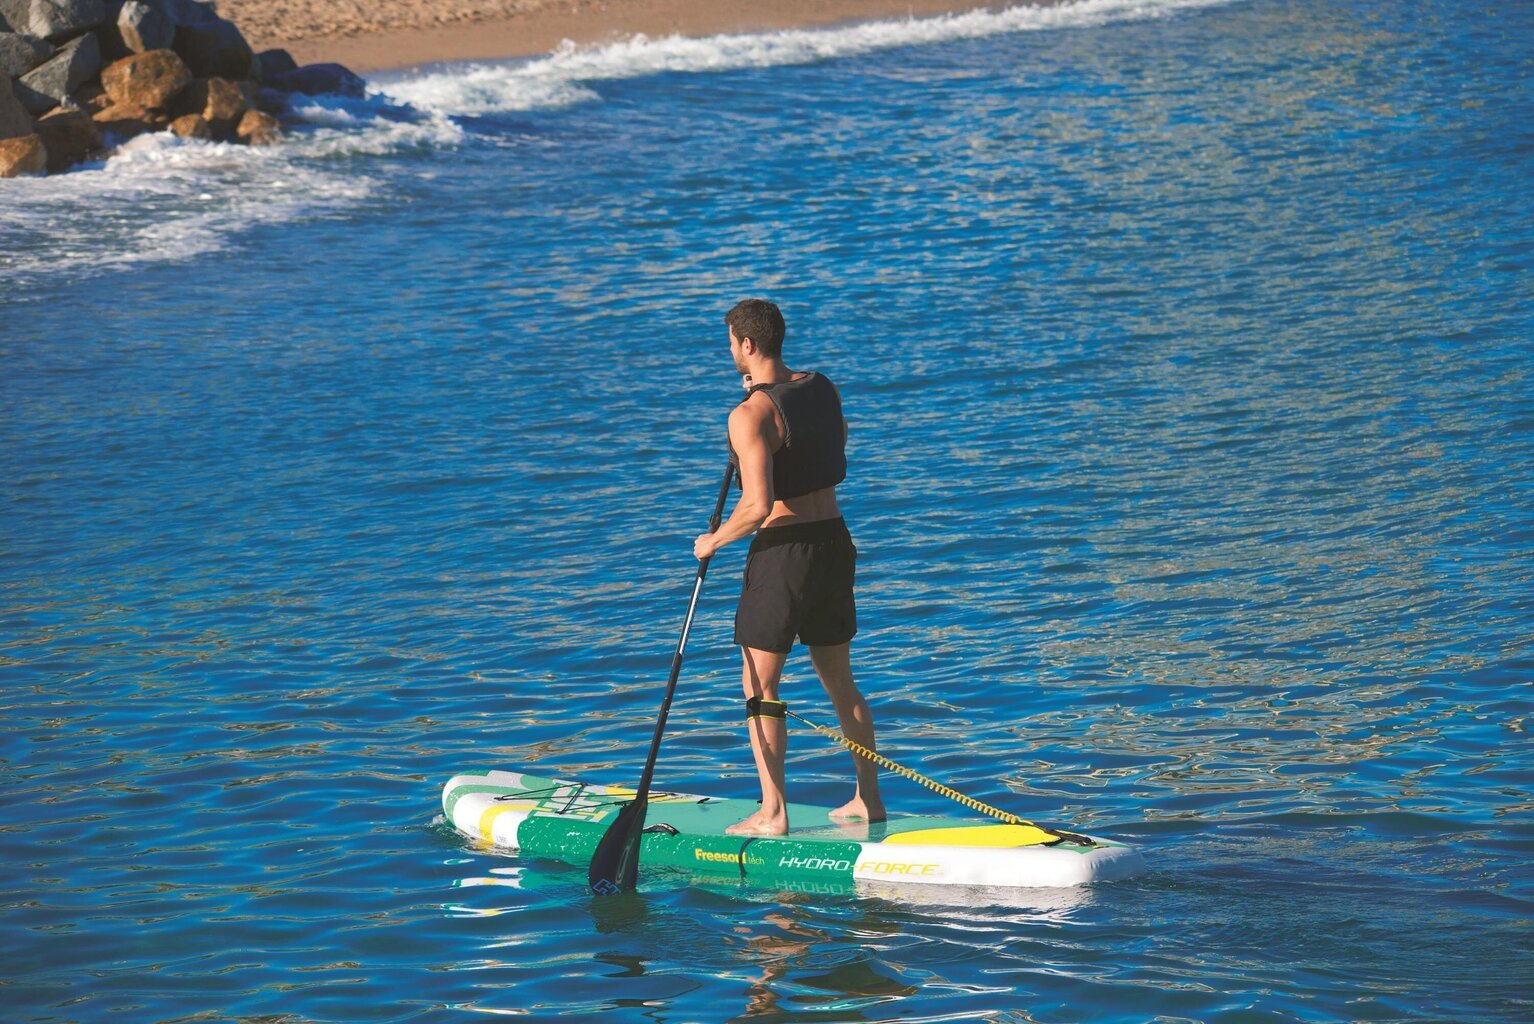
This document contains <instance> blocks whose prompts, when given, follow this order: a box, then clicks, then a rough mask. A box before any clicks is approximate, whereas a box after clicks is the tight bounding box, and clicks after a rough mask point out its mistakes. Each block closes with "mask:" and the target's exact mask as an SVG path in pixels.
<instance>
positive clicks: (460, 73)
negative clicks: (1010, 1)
mask: <svg viewBox="0 0 1534 1024" xmlns="http://www.w3.org/2000/svg"><path fill="white" fill-rule="evenodd" d="M1228 2H1229V0H1079V2H1077V3H1068V4H1059V5H1055V6H1048V7H1037V6H1022V7H1009V8H1006V9H1003V10H1000V11H986V10H980V11H972V12H968V13H964V14H949V15H941V16H938V17H931V18H904V19H899V20H893V21H874V22H865V23H861V24H853V25H848V26H844V27H839V28H827V29H790V30H784V31H779V32H763V33H756V34H750V35H721V36H709V37H705V38H692V37H687V36H666V37H664V38H658V39H652V38H649V37H647V36H643V35H636V36H633V37H632V38H630V39H627V40H624V41H622V42H618V43H611V44H608V45H605V46H595V47H579V46H576V45H575V44H573V43H570V42H568V41H567V42H566V43H564V44H563V45H562V46H560V47H559V48H558V49H557V50H555V51H554V52H553V53H551V54H550V55H549V56H547V57H543V58H539V59H537V60H533V61H529V62H518V63H505V64H499V65H495V64H480V65H475V66H472V67H469V68H466V69H462V68H454V69H450V70H445V71H440V72H436V73H432V74H426V75H417V76H413V77H408V78H398V79H391V80H387V81H383V82H381V83H380V85H379V88H380V89H381V90H382V91H383V92H385V93H387V94H388V95H390V96H392V97H394V98H396V99H398V100H400V101H402V102H405V103H409V104H411V105H412V106H415V107H418V108H420V109H423V110H436V111H439V112H442V113H445V114H455V115H463V114H469V115H473V114H489V113H496V112H503V111H522V110H540V109H550V108H558V107H566V106H571V105H573V104H576V103H581V102H584V101H589V100H593V99H596V98H598V97H597V93H596V92H594V91H593V90H592V89H590V88H589V87H587V86H586V85H584V84H583V83H586V82H597V81H604V80H607V81H610V80H614V79H622V78H638V77H641V76H644V75H652V74H658V73H661V72H679V71H680V72H688V71H691V72H709V71H728V70H732V69H735V68H743V67H776V66H782V65H787V64H805V63H811V62H814V61H819V60H828V59H833V58H845V57H855V56H858V55H860V54H865V53H871V52H874V51H877V50H887V49H892V48H895V47H899V46H913V45H918V44H924V43H943V42H953V41H957V40H963V39H980V38H985V37H988V36H996V35H1004V34H1009V33H1016V32H1036V31H1042V30H1046V29H1059V28H1071V27H1089V26H1095V25H1103V24H1107V23H1109V22H1114V21H1128V20H1136V19H1143V18H1154V17H1161V16H1164V15H1167V14H1169V13H1172V12H1174V11H1177V10H1181V9H1186V8H1191V7H1211V6H1218V5H1221V4H1225V3H1228Z"/></svg>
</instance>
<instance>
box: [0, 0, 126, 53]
mask: <svg viewBox="0 0 1534 1024" xmlns="http://www.w3.org/2000/svg"><path fill="white" fill-rule="evenodd" d="M106 16H107V5H106V0H0V21H4V22H6V23H8V24H9V25H10V31H12V32H25V33H28V34H30V35H34V36H42V37H43V38H44V39H48V40H51V41H53V42H55V43H56V42H58V41H59V40H61V39H67V38H69V37H70V36H77V35H79V34H80V33H81V32H88V31H90V30H91V29H93V28H95V27H96V26H97V25H99V24H101V23H102V22H103V21H105V20H106Z"/></svg>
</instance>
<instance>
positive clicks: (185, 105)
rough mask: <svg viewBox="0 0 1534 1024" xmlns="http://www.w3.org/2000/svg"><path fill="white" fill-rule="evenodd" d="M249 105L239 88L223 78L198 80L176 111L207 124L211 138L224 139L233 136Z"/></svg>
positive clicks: (186, 93) (183, 97)
mask: <svg viewBox="0 0 1534 1024" xmlns="http://www.w3.org/2000/svg"><path fill="white" fill-rule="evenodd" d="M250 107H251V102H250V99H249V97H247V96H246V95H245V93H244V92H243V91H242V90H241V89H240V87H239V86H237V85H235V84H234V83H233V82H231V81H229V80H227V79H224V78H199V79H197V81H195V82H193V83H192V85H191V88H189V89H187V91H186V92H185V93H183V94H182V96H181V101H180V102H179V103H178V104H177V105H176V109H177V110H179V111H180V112H182V113H184V114H196V115H198V116H199V117H201V118H202V119H203V120H204V121H206V122H207V123H208V128H209V130H210V131H212V132H213V134H214V135H216V136H218V137H220V138H224V137H227V136H229V135H232V134H234V130H235V128H236V127H237V126H238V125H239V123H240V118H242V117H244V116H245V111H247V110H249V109H250Z"/></svg>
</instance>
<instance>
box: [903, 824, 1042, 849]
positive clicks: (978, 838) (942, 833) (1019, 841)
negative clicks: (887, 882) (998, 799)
mask: <svg viewBox="0 0 1534 1024" xmlns="http://www.w3.org/2000/svg"><path fill="white" fill-rule="evenodd" d="M1058 838H1059V836H1055V835H1051V834H1050V833H1048V832H1045V831H1044V830H1043V829H1041V828H1035V827H1034V826H1032V825H965V826H960V827H958V828H928V829H921V830H919V831H916V832H897V833H895V834H894V835H892V836H885V837H884V843H885V845H894V846H991V847H1013V846H1041V845H1043V844H1044V843H1052V842H1054V841H1055V840H1056V839H1058Z"/></svg>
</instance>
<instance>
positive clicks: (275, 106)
mask: <svg viewBox="0 0 1534 1024" xmlns="http://www.w3.org/2000/svg"><path fill="white" fill-rule="evenodd" d="M251 106H253V107H255V108H257V109H258V110H263V111H265V112H266V113H268V114H276V115H277V116H279V117H280V116H282V115H283V114H286V113H287V112H288V94H287V93H285V92H283V91H282V90H281V89H269V88H267V87H266V86H264V85H263V86H262V87H261V88H260V89H259V90H257V92H256V102H255V103H253V104H251Z"/></svg>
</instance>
